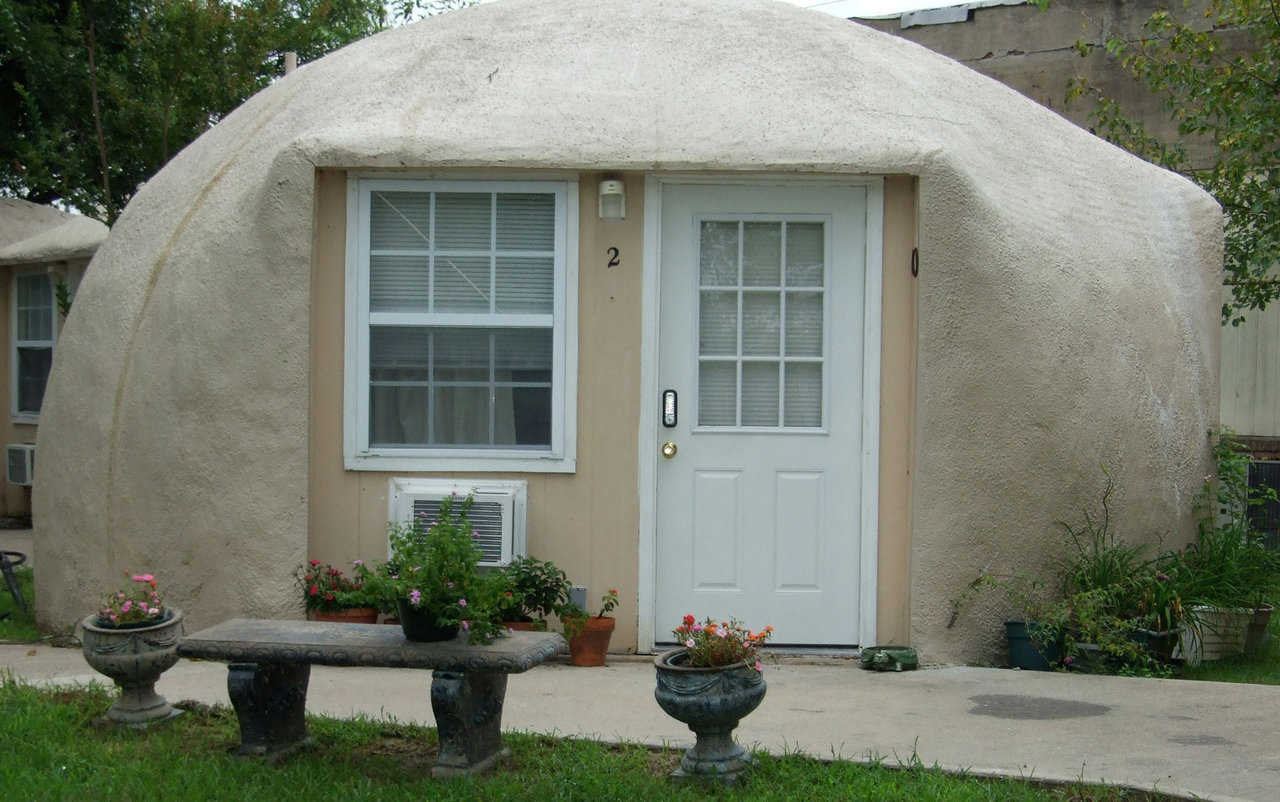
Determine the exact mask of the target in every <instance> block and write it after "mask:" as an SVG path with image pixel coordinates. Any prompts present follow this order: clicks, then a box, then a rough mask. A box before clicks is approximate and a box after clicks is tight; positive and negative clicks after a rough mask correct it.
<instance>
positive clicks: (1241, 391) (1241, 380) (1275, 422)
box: [1221, 304, 1280, 437]
mask: <svg viewBox="0 0 1280 802" xmlns="http://www.w3.org/2000/svg"><path fill="white" fill-rule="evenodd" d="M1221 382H1222V425H1224V426H1230V427H1231V428H1232V429H1235V430H1236V431H1237V432H1239V433H1240V434H1244V435H1253V436H1255V437H1280V304H1272V305H1271V306H1270V307H1269V308H1268V309H1267V310H1266V311H1263V312H1250V313H1249V315H1248V317H1246V318H1245V322H1244V323H1242V324H1241V325H1239V326H1226V327H1224V328H1223V330H1222V374H1221Z"/></svg>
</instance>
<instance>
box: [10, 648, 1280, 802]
mask: <svg viewBox="0 0 1280 802" xmlns="http://www.w3.org/2000/svg"><path fill="white" fill-rule="evenodd" d="M0 666H2V667H4V668H7V669H8V670H10V671H12V672H13V673H14V675H15V676H18V677H21V678H22V679H25V680H28V681H31V682H35V683H51V684H72V683H80V682H89V681H95V680H105V678H103V677H100V676H99V675H96V674H94V673H93V672H92V671H91V670H90V669H89V668H88V666H87V665H86V664H85V662H84V660H83V658H82V657H81V655H80V652H79V651H78V650H75V649H56V648H51V647H48V646H43V645H37V646H29V645H0ZM765 676H766V678H767V680H768V683H769V691H768V694H767V695H766V697H765V700H764V702H763V703H762V704H761V705H760V707H759V709H757V710H756V711H755V712H754V713H752V714H751V715H750V716H748V717H747V718H746V719H745V720H744V721H743V722H742V725H741V726H740V727H739V729H738V731H737V734H738V739H739V740H740V741H741V742H742V743H744V744H746V745H756V746H758V747H762V748H764V749H767V750H769V751H771V752H783V751H802V752H805V753H808V754H811V755H815V756H818V757H831V756H838V757H845V758H851V759H854V760H865V759H867V758H868V757H872V758H877V757H878V758H883V759H885V761H886V762H887V763H890V764H896V763H898V762H899V761H901V762H904V763H905V762H907V761H910V760H911V759H912V755H913V754H914V755H916V756H918V757H919V759H920V760H921V761H922V762H923V763H924V764H925V765H927V766H933V765H937V766H941V767H943V768H946V769H954V770H967V771H971V772H974V773H982V774H999V775H1009V776H1014V777H1035V778H1040V779H1051V780H1078V779H1084V780H1086V781H1088V782H1099V783H1102V782H1105V783H1116V784H1122V785H1128V786H1133V787H1137V788H1146V789H1155V790H1159V791H1163V792H1165V793H1173V794H1182V795H1187V796H1191V795H1193V794H1194V795H1196V796H1198V797H1201V798H1204V799H1211V800H1222V801H1223V802H1226V801H1228V800H1252V801H1253V802H1275V800H1278V799H1280V687H1272V686H1260V685H1236V684H1227V683H1210V682H1187V681H1180V680H1150V679H1132V678H1125V677H1093V676H1082V675H1076V674H1051V673H1038V672H1022V671H1010V670H1004V669H989V668H965V667H952V668H940V669H926V670H921V671H915V672H908V673H902V674H877V673H872V672H867V671H862V670H861V669H859V668H857V664H856V662H854V661H851V660H839V659H831V660H795V659H790V658H786V659H783V660H782V661H780V662H779V663H778V664H776V665H770V666H767V667H766V675H765ZM429 686H430V673H429V672H426V671H410V670H396V669H370V668H328V667H323V666H316V667H313V668H312V672H311V685H310V691H309V692H308V695H307V708H308V710H309V711H311V712H314V713H323V714H327V715H332V716H344V717H345V716H352V715H356V714H365V715H370V716H381V715H384V714H388V713H393V714H394V715H395V717H396V718H398V719H400V720H405V721H414V722H418V723H424V724H432V723H433V722H434V719H433V717H432V714H431V703H430V697H429V693H428V689H429ZM653 688H654V672H653V666H652V664H651V662H650V661H649V660H647V659H642V658H637V657H617V658H611V662H610V665H609V666H607V667H605V668H574V667H571V666H568V665H564V664H550V665H544V666H540V667H538V668H536V669H534V670H533V671H530V672H528V673H527V674H517V675H513V676H512V677H511V679H510V682H509V687H508V691H507V703H506V709H505V711H504V713H503V724H504V725H505V728H506V729H511V730H528V731H537V732H546V733H554V734H560V735H576V736H585V737H590V738H595V739H599V740H605V741H628V742H640V743H645V744H673V745H679V746H685V745H688V744H691V743H692V735H691V733H690V732H689V731H688V730H687V729H685V728H684V726H683V725H682V724H679V723H678V722H676V721H674V720H673V719H670V718H668V717H667V716H666V715H665V714H664V713H663V712H662V711H661V710H659V709H658V706H657V704H656V703H655V702H654V700H653ZM159 691H160V692H161V693H162V694H164V695H165V696H166V697H167V698H168V699H169V700H170V701H179V700H183V699H195V700H197V701H201V702H205V703H209V704H213V703H221V704H227V703H228V699H227V689H226V669H225V668H224V667H223V666H222V665H221V664H218V663H204V662H191V661H186V660H184V661H182V662H180V663H179V664H178V665H177V666H175V667H174V668H172V669H170V670H169V671H168V672H167V673H166V674H165V675H164V677H163V678H162V679H161V681H160V683H159Z"/></svg>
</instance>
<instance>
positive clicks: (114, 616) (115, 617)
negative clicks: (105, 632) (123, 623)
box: [111, 614, 120, 624]
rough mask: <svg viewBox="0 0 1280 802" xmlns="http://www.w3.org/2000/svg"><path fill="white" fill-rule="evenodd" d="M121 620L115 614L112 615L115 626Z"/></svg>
mask: <svg viewBox="0 0 1280 802" xmlns="http://www.w3.org/2000/svg"><path fill="white" fill-rule="evenodd" d="M119 620H120V619H119V618H118V617H117V616H116V615H115V614H112V616H111V623H113V624H114V623H115V622H117V621H119Z"/></svg>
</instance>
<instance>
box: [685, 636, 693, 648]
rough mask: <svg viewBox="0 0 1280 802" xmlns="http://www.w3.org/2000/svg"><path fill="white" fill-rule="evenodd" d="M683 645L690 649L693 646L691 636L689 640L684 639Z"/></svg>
mask: <svg viewBox="0 0 1280 802" xmlns="http://www.w3.org/2000/svg"><path fill="white" fill-rule="evenodd" d="M684 645H685V646H688V647H689V648H690V649H692V648H693V638H689V640H687V641H685V642H684Z"/></svg>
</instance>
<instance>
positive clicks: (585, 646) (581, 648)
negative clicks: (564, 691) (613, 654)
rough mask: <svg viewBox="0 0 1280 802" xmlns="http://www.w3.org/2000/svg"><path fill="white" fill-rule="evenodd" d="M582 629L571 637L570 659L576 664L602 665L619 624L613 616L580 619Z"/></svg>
mask: <svg viewBox="0 0 1280 802" xmlns="http://www.w3.org/2000/svg"><path fill="white" fill-rule="evenodd" d="M580 620H581V624H582V631H581V632H579V633H578V634H577V635H575V636H574V637H572V638H570V639H569V661H570V662H571V663H573V664H574V665H575V666H602V665H604V664H605V654H606V653H607V652H608V651H609V639H610V638H611V637H613V628H614V626H615V625H616V624H617V621H615V620H614V619H612V618H607V617H606V618H584V619H580Z"/></svg>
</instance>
